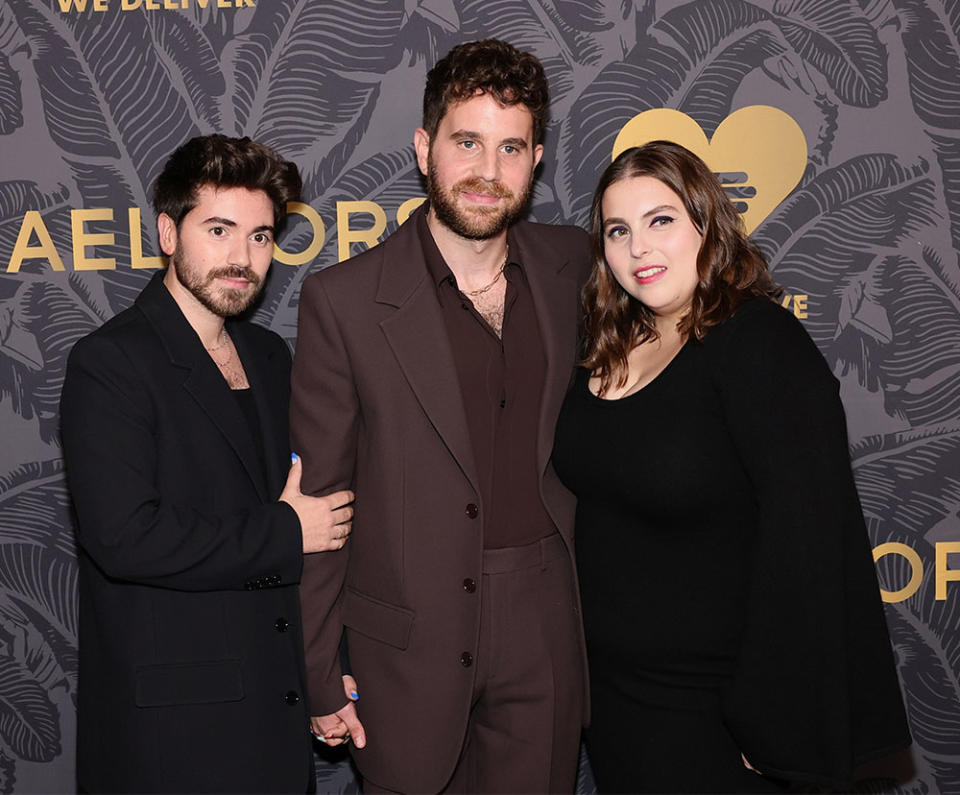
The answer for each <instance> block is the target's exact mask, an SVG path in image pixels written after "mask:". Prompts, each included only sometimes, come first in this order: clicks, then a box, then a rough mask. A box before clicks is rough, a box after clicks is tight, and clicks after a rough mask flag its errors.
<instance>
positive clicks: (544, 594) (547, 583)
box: [363, 534, 584, 794]
mask: <svg viewBox="0 0 960 795" xmlns="http://www.w3.org/2000/svg"><path fill="white" fill-rule="evenodd" d="M578 622H579V619H578V616H577V614H576V601H575V598H574V581H573V573H572V571H571V566H570V558H569V555H567V552H566V548H565V546H564V543H563V540H562V539H561V538H560V536H559V535H558V534H557V535H553V536H551V537H550V538H546V539H544V540H542V541H538V542H535V543H533V544H529V545H527V546H522V547H511V548H508V549H492V550H487V551H486V552H484V555H483V582H482V602H481V616H480V645H479V648H478V653H477V658H476V659H475V660H474V661H473V664H474V665H475V666H476V669H477V670H476V678H475V680H474V691H473V702H472V707H471V710H470V717H469V722H468V725H467V732H466V736H465V737H464V742H463V748H462V750H461V752H460V758H459V760H458V761H457V766H456V768H455V769H454V772H453V776H452V777H451V779H450V781H449V783H448V784H447V786H446V787H444V790H443V791H444V792H445V793H528V794H532V793H544V792H549V793H564V792H566V793H570V792H573V788H574V783H575V779H576V771H577V758H578V752H579V747H580V720H581V715H582V713H583V697H584V693H583V671H582V662H581V656H580V648H579V645H578V637H579V625H578ZM363 790H364V792H366V793H387V792H392V790H388V789H384V788H383V787H380V786H379V785H377V784H376V783H374V782H372V781H369V780H367V781H365V782H364V788H363Z"/></svg>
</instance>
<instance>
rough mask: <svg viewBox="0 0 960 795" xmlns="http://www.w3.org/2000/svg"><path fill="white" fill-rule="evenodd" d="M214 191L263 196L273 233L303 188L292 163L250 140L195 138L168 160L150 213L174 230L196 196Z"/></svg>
mask: <svg viewBox="0 0 960 795" xmlns="http://www.w3.org/2000/svg"><path fill="white" fill-rule="evenodd" d="M207 185H212V186H213V187H215V188H247V189H248V190H262V191H263V192H264V193H266V194H267V196H268V197H269V198H270V202H271V203H272V204H273V224H274V227H276V228H277V229H279V228H280V226H281V225H282V224H283V221H284V219H285V218H286V217H287V202H291V201H298V200H299V199H300V190H301V188H302V187H303V183H302V182H301V180H300V172H299V171H298V170H297V167H296V165H295V164H294V163H291V162H290V161H288V160H284V159H283V158H282V157H280V155H278V154H277V153H276V152H275V151H274V150H273V149H271V148H270V147H269V146H267V145H266V144H262V143H260V142H259V141H252V140H250V139H249V138H230V137H229V136H226V135H220V134H214V135H200V136H197V137H196V138H191V139H190V140H189V141H187V142H186V143H185V144H183V145H182V146H180V147H179V148H177V150H176V151H175V152H174V153H173V154H172V155H170V158H169V159H168V160H167V162H166V164H165V165H164V167H163V171H162V172H160V176H159V177H157V181H156V182H154V184H153V208H154V210H156V212H157V214H158V215H159V214H160V213H165V214H167V215H169V216H170V217H171V218H172V219H173V220H174V222H175V223H176V225H177V227H179V226H180V222H181V221H182V220H183V218H184V216H185V215H186V214H187V213H188V212H190V211H191V210H192V209H193V208H194V207H196V205H197V191H198V190H199V189H200V188H202V187H205V186H207Z"/></svg>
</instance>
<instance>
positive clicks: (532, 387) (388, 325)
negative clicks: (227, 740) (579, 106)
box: [291, 40, 589, 793]
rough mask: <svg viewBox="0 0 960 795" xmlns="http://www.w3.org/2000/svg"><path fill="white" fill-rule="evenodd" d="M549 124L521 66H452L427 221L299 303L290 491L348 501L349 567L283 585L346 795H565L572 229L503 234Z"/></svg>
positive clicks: (431, 140) (577, 265)
mask: <svg viewBox="0 0 960 795" xmlns="http://www.w3.org/2000/svg"><path fill="white" fill-rule="evenodd" d="M547 105H548V92H547V83H546V78H545V76H544V73H543V68H542V66H541V65H540V62H539V61H538V60H537V59H536V58H535V57H534V56H532V55H530V54H526V53H520V52H518V51H517V50H516V49H514V48H513V47H511V46H510V45H509V44H506V43H503V42H499V41H495V40H488V41H482V42H473V43H470V44H463V45H459V46H457V47H455V48H454V49H453V50H451V52H450V53H449V54H448V55H447V56H446V57H445V58H444V59H442V60H441V61H440V62H439V63H437V65H436V66H435V67H434V68H433V69H432V70H431V71H430V73H429V75H428V76H427V87H426V91H425V95H424V119H423V127H422V128H421V129H418V130H417V131H416V133H415V136H414V145H415V147H416V153H417V160H418V164H419V167H420V170H421V171H422V172H423V173H424V174H425V175H426V177H427V191H428V196H429V202H428V204H427V205H426V206H424V207H421V208H420V209H419V210H418V211H417V212H416V213H414V214H413V215H412V216H411V218H410V219H409V220H408V221H407V222H406V223H405V224H404V225H403V226H402V227H401V228H400V229H399V230H398V231H397V232H396V233H395V234H393V235H392V236H391V237H389V238H388V239H387V240H386V241H385V242H384V243H382V244H381V245H379V246H377V247H376V248H373V249H371V250H369V251H367V252H365V253H363V254H361V255H360V256H358V257H355V258H353V259H351V260H350V261H348V262H345V263H342V264H340V265H336V266H334V267H331V268H328V269H326V270H324V271H323V272H321V273H318V274H315V275H313V276H311V277H309V278H308V279H307V280H306V281H305V283H304V286H303V293H302V296H301V304H300V330H299V339H298V343H297V354H296V358H295V362H294V373H293V396H292V409H291V423H292V433H293V438H294V446H295V449H297V450H301V451H302V452H303V455H304V462H305V471H304V475H303V488H304V491H305V492H309V493H313V494H321V493H326V492H329V491H332V490H334V489H339V488H345V487H347V486H348V485H349V486H350V487H351V488H353V489H354V491H355V492H356V503H355V516H354V532H353V535H352V537H351V540H350V541H349V543H348V544H347V546H346V547H345V548H344V549H343V550H342V551H340V552H334V553H328V554H327V555H323V556H320V555H317V556H313V557H312V558H308V559H307V561H306V562H305V564H304V573H303V579H302V585H301V598H302V602H303V614H304V625H305V626H304V640H305V644H306V652H307V667H308V680H309V688H310V696H311V707H312V714H313V715H314V716H317V717H315V718H314V719H313V726H314V731H315V732H316V733H317V734H318V735H321V736H325V737H327V738H329V741H330V742H332V743H336V742H337V740H336V739H335V738H337V737H338V736H340V735H341V734H342V733H343V731H344V730H345V729H349V730H350V732H351V733H352V734H353V736H354V739H355V740H356V743H355V744H356V746H357V750H356V752H355V759H356V762H357V765H358V766H359V768H360V771H361V773H362V774H363V777H364V786H365V790H366V791H367V792H375V791H380V792H396V791H399V792H441V791H446V792H526V793H534V792H564V791H565V792H570V791H572V789H573V786H574V777H575V771H576V761H577V749H578V747H579V735H580V727H581V724H582V722H583V718H584V714H585V711H586V704H585V685H584V673H585V670H584V655H583V641H582V633H581V629H580V618H579V603H578V596H577V586H576V578H575V574H574V566H573V556H572V550H573V514H574V500H573V498H572V496H571V495H570V494H569V493H568V492H567V491H565V490H564V488H563V486H561V484H560V483H559V481H558V480H557V477H556V475H555V474H554V471H553V468H552V466H551V465H550V452H551V448H552V445H553V433H554V423H555V421H556V418H557V414H558V411H559V408H560V404H561V401H562V399H563V395H564V391H565V389H566V386H567V384H568V382H569V378H570V375H571V371H572V368H573V364H574V356H575V347H576V326H577V312H578V300H579V299H578V296H579V289H580V286H581V284H582V281H583V279H584V278H585V276H586V271H587V268H588V259H589V256H588V243H587V238H586V235H585V234H584V233H583V232H582V231H581V230H579V229H577V228H574V227H559V226H544V225H540V224H533V223H528V222H525V221H522V220H520V217H521V216H522V215H523V213H524V212H525V209H526V206H527V203H528V198H529V193H530V187H531V184H532V181H533V173H534V170H535V168H536V166H537V163H538V162H539V161H540V157H541V155H542V153H543V146H542V144H541V143H540V140H541V135H542V132H543V126H544V121H545V117H546V112H547ZM344 631H345V633H346V638H347V647H348V650H349V657H350V663H351V665H352V669H353V670H352V672H353V674H354V675H355V676H356V679H357V682H358V683H359V686H360V696H361V698H360V700H359V701H358V702H357V703H356V704H354V703H352V702H351V703H348V704H346V705H344V700H345V699H344V695H343V685H342V684H341V665H340V660H339V657H338V653H337V651H338V645H339V644H340V639H341V634H342V633H343V632H344ZM361 721H362V726H361ZM364 740H365V742H364ZM361 746H363V747H361Z"/></svg>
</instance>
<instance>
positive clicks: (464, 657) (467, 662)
mask: <svg viewBox="0 0 960 795" xmlns="http://www.w3.org/2000/svg"><path fill="white" fill-rule="evenodd" d="M460 665H462V666H463V667H464V668H469V667H470V666H471V665H473V655H472V654H471V653H470V652H468V651H465V652H464V653H463V654H461V655H460Z"/></svg>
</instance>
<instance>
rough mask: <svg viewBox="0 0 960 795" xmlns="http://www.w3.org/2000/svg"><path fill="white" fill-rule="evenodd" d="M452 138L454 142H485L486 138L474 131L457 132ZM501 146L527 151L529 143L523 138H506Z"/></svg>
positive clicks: (453, 133)
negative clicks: (466, 140) (468, 140)
mask: <svg viewBox="0 0 960 795" xmlns="http://www.w3.org/2000/svg"><path fill="white" fill-rule="evenodd" d="M450 138H451V139H452V140H454V141H459V140H464V139H470V140H477V141H483V140H484V137H483V134H482V133H478V132H476V131H474V130H455V131H454V132H452V133H450ZM499 145H500V146H514V147H516V148H517V149H526V148H527V142H526V141H525V140H524V139H523V138H504V139H503V140H502V141H500V144H499Z"/></svg>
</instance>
